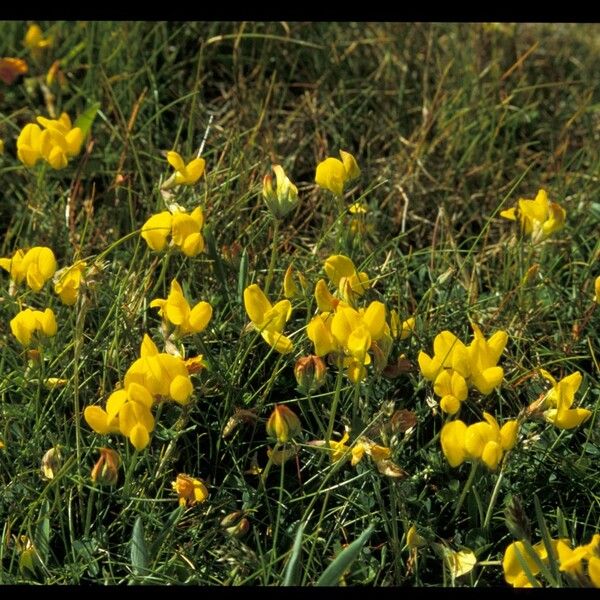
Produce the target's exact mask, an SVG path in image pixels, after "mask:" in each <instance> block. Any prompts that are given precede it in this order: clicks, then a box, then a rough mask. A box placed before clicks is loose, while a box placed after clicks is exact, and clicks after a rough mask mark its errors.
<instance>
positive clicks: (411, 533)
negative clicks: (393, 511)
mask: <svg viewBox="0 0 600 600" xmlns="http://www.w3.org/2000/svg"><path fill="white" fill-rule="evenodd" d="M406 544H407V546H408V547H409V548H410V549H411V550H412V549H415V548H423V546H426V545H427V541H426V540H425V538H423V537H422V536H420V535H419V534H418V533H417V528H416V527H415V526H414V525H411V527H410V529H409V530H408V532H407V533H406Z"/></svg>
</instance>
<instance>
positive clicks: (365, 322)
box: [306, 255, 392, 383]
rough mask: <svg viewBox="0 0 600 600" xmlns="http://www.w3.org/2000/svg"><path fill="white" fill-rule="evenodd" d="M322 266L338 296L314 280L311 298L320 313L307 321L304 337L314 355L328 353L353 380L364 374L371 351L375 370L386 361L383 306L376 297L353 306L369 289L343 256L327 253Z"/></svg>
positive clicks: (387, 340)
mask: <svg viewBox="0 0 600 600" xmlns="http://www.w3.org/2000/svg"><path fill="white" fill-rule="evenodd" d="M324 268H325V272H326V273H327V275H328V276H329V279H330V280H331V282H332V283H333V284H334V285H335V286H336V288H337V294H338V295H339V296H340V298H337V297H335V296H334V295H333V294H331V293H330V291H329V289H328V287H327V284H326V282H325V280H323V279H320V280H319V281H318V282H317V285H316V286H315V299H316V301H317V306H318V309H319V311H320V312H319V313H318V314H317V315H315V316H314V317H313V318H312V320H311V321H310V323H309V324H308V326H307V329H306V332H307V336H308V338H309V339H310V340H311V341H312V342H313V344H314V353H315V354H316V355H317V356H325V355H330V356H331V357H332V358H333V360H334V361H335V362H336V363H337V364H338V366H340V367H343V368H345V369H346V374H347V376H348V379H350V381H352V382H353V383H357V382H359V381H361V380H363V379H364V378H365V377H366V376H367V370H366V366H367V365H369V364H371V362H372V357H371V354H372V355H373V357H374V363H375V365H374V366H375V368H376V370H377V371H381V370H382V369H383V368H384V367H385V366H386V364H387V359H388V356H389V353H390V350H391V346H392V336H391V330H390V326H389V325H388V323H387V321H386V308H385V305H384V304H383V303H382V302H379V301H377V300H374V301H372V302H371V303H370V304H369V305H368V306H367V307H366V308H358V309H357V308H354V303H355V301H356V299H357V298H358V297H360V296H362V295H363V294H364V293H365V292H366V290H367V289H368V288H369V277H368V275H367V274H366V273H365V272H358V271H357V269H356V267H355V266H354V263H353V262H352V260H351V259H350V258H348V257H347V256H344V255H334V256H330V257H329V258H328V259H327V260H326V261H325V265H324ZM369 353H371V354H369Z"/></svg>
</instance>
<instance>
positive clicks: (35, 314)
mask: <svg viewBox="0 0 600 600" xmlns="http://www.w3.org/2000/svg"><path fill="white" fill-rule="evenodd" d="M10 330H11V331H12V334H13V335H14V336H15V337H16V338H17V340H19V342H20V343H21V345H23V346H29V344H30V342H31V341H32V337H33V336H34V335H35V334H36V333H38V332H39V333H42V334H44V335H45V336H46V337H51V336H53V335H56V330H57V327H56V318H55V317H54V313H53V312H52V309H50V308H47V309H46V310H45V311H44V312H42V311H40V310H32V309H31V308H26V309H25V310H22V311H21V312H20V313H18V314H17V315H16V316H15V317H13V319H11V321H10Z"/></svg>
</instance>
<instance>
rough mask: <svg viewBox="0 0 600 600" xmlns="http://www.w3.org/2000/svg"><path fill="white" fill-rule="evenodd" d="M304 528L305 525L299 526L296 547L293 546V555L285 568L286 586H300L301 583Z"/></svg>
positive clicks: (284, 580) (284, 579)
mask: <svg viewBox="0 0 600 600" xmlns="http://www.w3.org/2000/svg"><path fill="white" fill-rule="evenodd" d="M304 526H305V523H300V525H298V531H297V532H296V537H295V538H294V545H293V546H292V553H291V555H290V559H289V561H288V563H287V565H286V567H285V576H284V578H283V585H284V586H290V585H298V584H299V582H300V567H301V564H300V558H301V557H302V534H303V533H304Z"/></svg>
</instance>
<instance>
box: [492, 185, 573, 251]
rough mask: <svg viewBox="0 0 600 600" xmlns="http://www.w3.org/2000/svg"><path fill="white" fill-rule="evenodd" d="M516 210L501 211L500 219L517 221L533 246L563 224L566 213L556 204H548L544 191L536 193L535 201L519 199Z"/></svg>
mask: <svg viewBox="0 0 600 600" xmlns="http://www.w3.org/2000/svg"><path fill="white" fill-rule="evenodd" d="M517 205H518V209H517V208H515V207H513V208H509V209H508V210H503V211H502V212H501V213H500V216H501V217H504V218H505V219H509V220H511V221H517V220H518V221H519V222H520V224H521V229H522V230H523V231H524V233H525V234H526V235H531V240H532V242H533V243H534V244H535V243H537V242H541V241H542V240H545V239H546V238H547V237H549V236H550V235H551V234H552V233H554V232H555V231H558V230H559V229H562V227H563V226H564V224H565V218H566V215H567V213H566V211H565V209H564V208H562V207H561V206H560V205H559V204H557V203H556V202H549V201H548V195H547V193H546V191H545V190H543V189H541V190H539V191H538V193H537V196H536V197H535V200H527V199H525V198H519V201H518V203H517Z"/></svg>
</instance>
